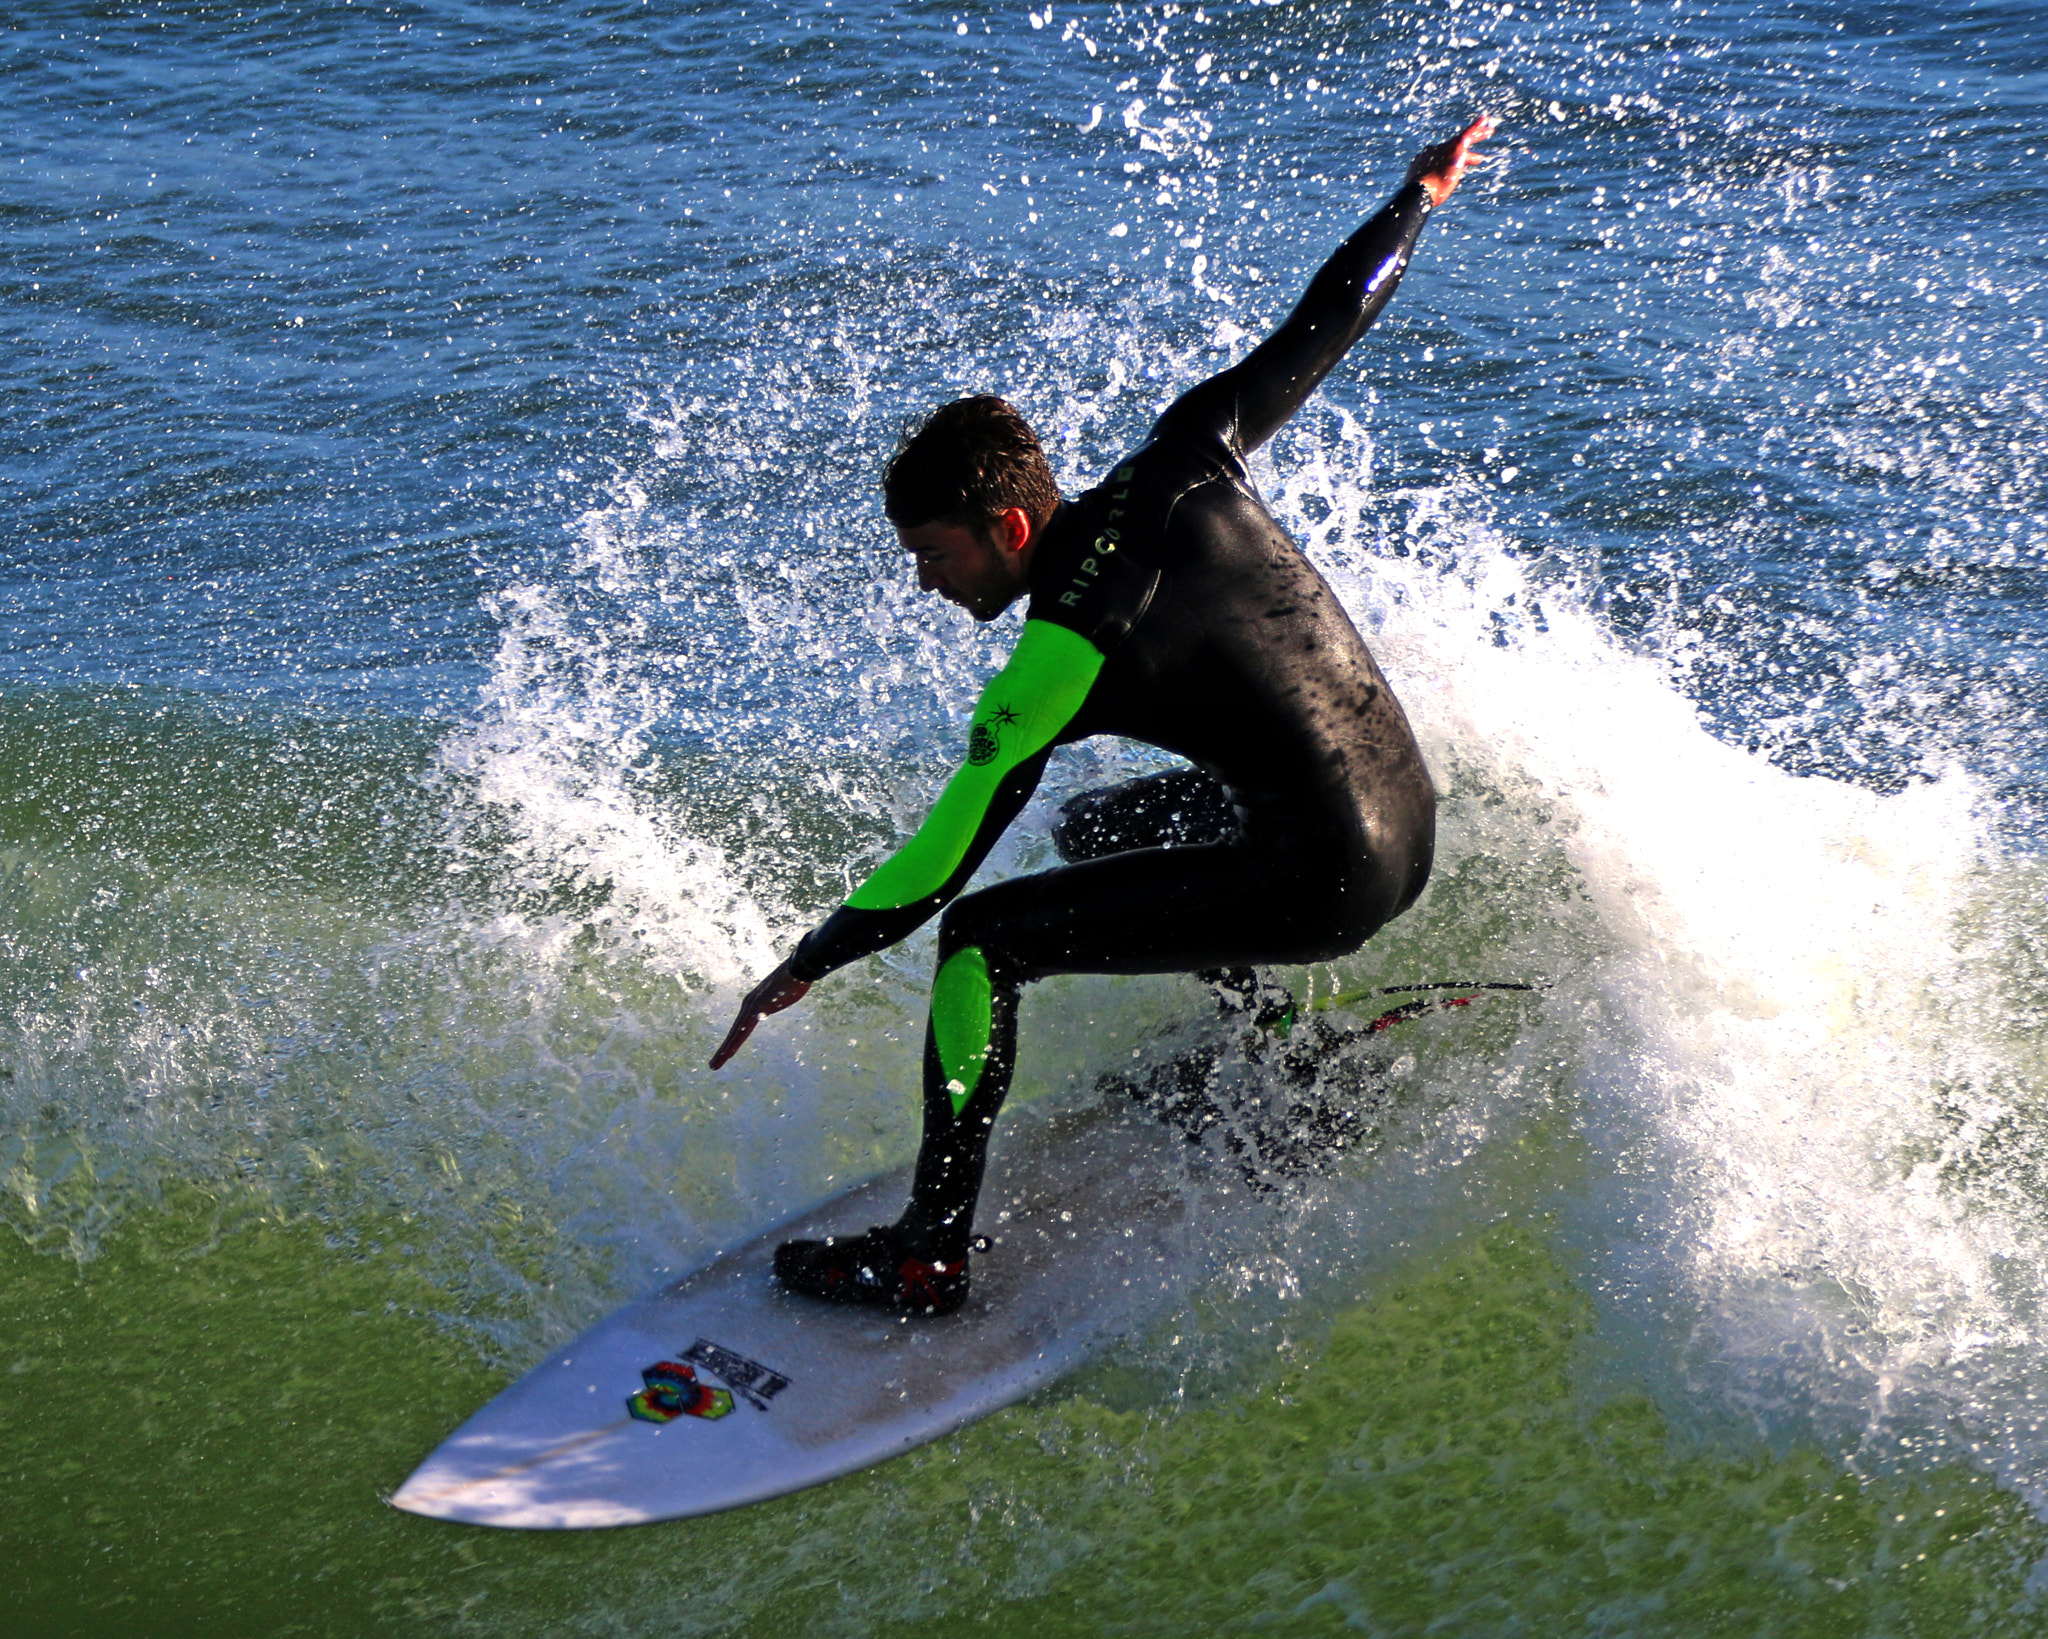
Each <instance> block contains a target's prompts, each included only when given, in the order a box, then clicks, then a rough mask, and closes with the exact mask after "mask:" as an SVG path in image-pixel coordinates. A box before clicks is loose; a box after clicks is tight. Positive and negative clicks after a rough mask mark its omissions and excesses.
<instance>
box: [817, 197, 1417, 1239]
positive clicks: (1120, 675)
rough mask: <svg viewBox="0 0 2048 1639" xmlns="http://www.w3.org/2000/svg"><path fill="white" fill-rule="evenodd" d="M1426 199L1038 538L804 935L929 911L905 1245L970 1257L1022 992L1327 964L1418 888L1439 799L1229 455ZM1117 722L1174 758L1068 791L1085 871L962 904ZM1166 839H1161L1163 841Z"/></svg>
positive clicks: (1341, 260)
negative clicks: (984, 653)
mask: <svg viewBox="0 0 2048 1639" xmlns="http://www.w3.org/2000/svg"><path fill="white" fill-rule="evenodd" d="M1429 208H1430V202H1429V196H1428V194H1427V193H1426V192H1425V190H1424V189H1423V188H1422V187H1421V185H1420V184H1414V183H1411V184H1410V185H1408V186H1407V187H1405V188H1403V189H1402V190H1401V191H1400V192H1399V193H1398V194H1396V195H1395V196H1394V198H1393V200H1392V201H1391V202H1390V203H1389V204H1388V205H1387V207H1386V208H1385V209H1384V210H1382V211H1381V212H1380V213H1379V215H1377V216H1376V217H1374V218H1373V219H1372V221H1371V222H1369V223H1367V224H1366V226H1365V227H1363V228H1362V229H1360V230H1359V232H1358V233H1357V234H1355V235H1353V237H1352V238H1351V239H1350V240H1349V241H1347V242H1346V243H1345V244H1344V245H1343V247H1342V248H1340V249H1339V250H1338V251H1337V253H1336V254H1335V255H1334V256H1333V257H1331V259H1330V260H1329V262H1328V263H1327V264H1325V266H1324V267H1323V269H1322V270H1321V272H1319V273H1318V274H1317V275H1316V277H1315V279H1314V281H1313V282H1312V283H1311V284H1310V286H1309V289H1308V291H1307V293H1306V294H1305V295H1304V296H1303V298H1302V300H1301V303H1300V305H1299V306H1297V307H1296V309H1295V310H1294V312H1293V313H1292V314H1291V315H1290V316H1289V317H1288V319H1287V321H1286V322H1285V323H1284V324H1283V325H1282V326H1281V327H1280V329H1279V330H1277V331H1276V332H1275V333H1274V334H1273V335H1272V337H1271V338H1269V339H1268V340H1267V341H1266V342H1265V343H1264V344H1263V345H1261V346H1260V347H1258V348H1257V349H1255V350H1254V351H1253V352H1252V353H1251V354H1250V355H1249V356H1248V357H1246V358H1245V359H1244V360H1243V361H1242V362H1241V363H1239V364H1237V365H1235V366H1233V367H1232V368H1230V369H1228V370H1225V371H1224V372H1223V373H1222V374H1220V375H1218V376H1215V377H1213V378H1212V379H1210V380H1208V381H1205V382H1203V383H1202V384H1201V385H1200V386H1199V387H1196V388H1194V389H1193V390H1191V391H1190V392H1188V393H1186V394H1185V395H1183V396H1182V397H1181V398H1180V399H1179V400H1177V401H1176V402H1175V403H1174V404H1173V405H1172V406H1171V407H1170V408H1169V409H1168V410H1167V411H1166V413H1165V414H1164V415H1162V416H1161V417H1160V418H1159V421H1158V423H1157V424H1156V425H1155V426H1154V428H1153V430H1152V434H1151V436H1150V438H1149V439H1147V441H1146V442H1145V444H1144V445H1143V446H1142V447H1141V448H1140V449H1138V450H1137V451H1136V452H1135V453H1133V454H1132V455H1130V456H1129V457H1127V458H1126V459H1125V460H1123V461H1121V462H1119V463H1118V464H1117V466H1116V468H1115V469H1114V470H1113V471H1112V472H1111V474H1110V475H1109V477H1108V479H1107V480H1106V481H1104V482H1103V483H1102V484H1099V485H1098V486H1096V487H1095V488H1094V489H1091V490H1089V491H1088V492H1087V493H1086V494H1084V495H1082V496H1080V497H1079V498H1078V499H1076V500H1074V501H1072V502H1069V503H1067V504H1065V505H1063V506H1062V507H1061V509H1060V511H1059V512H1058V513H1057V514H1056V515H1055V517H1054V518H1053V519H1052V520H1051V521H1050V522H1049V523H1048V524H1047V526H1046V527H1045V529H1044V530H1043V532H1042V533H1041V534H1040V536H1039V538H1038V541H1037V543H1036V544H1035V546H1034V548H1033V552H1032V557H1031V560H1030V568H1029V576H1028V585H1029V591H1030V607H1029V611H1028V614H1027V616H1026V623H1025V628H1024V633H1023V635H1022V636H1021V637H1020V640H1019V643H1018V647H1017V652H1016V656H1015V657H1014V658H1013V661H1012V663H1011V665H1010V666H1009V667H1006V668H1005V671H1004V672H1003V674H1002V675H1000V676H999V677H998V678H997V679H996V680H995V682H993V683H991V684H990V686H989V689H988V691H987V692H986V693H984V695H983V696H982V701H981V704H980V706H979V707H978V708H977V711H976V713H975V720H974V726H973V729H972V732H971V734H970V737H969V749H968V764H967V766H966V767H965V768H963V769H962V770H961V773H960V774H959V775H958V776H956V779H955V781H954V783H953V785H952V786H949V787H948V790H947V793H946V795H945V797H943V798H942V799H941V801H940V804H939V805H938V806H937V807H936V808H935V809H934V811H933V814H932V817H931V819H930V820H928V821H927V824H926V826H925V828H924V829H923V830H921V831H920V833H919V835H918V836H917V837H916V838H913V839H912V841H911V843H909V844H907V845H906V846H905V848H904V849H903V850H902V851H901V852H900V853H899V854H898V855H897V856H896V857H895V858H894V859H892V860H891V861H890V862H889V864H887V865H885V866H884V867H883V868H882V869H881V870H880V871H878V872H877V873H876V874H875V876H874V877H872V878H871V879H870V880H869V882H868V884H866V885H864V887H863V888H862V889H861V890H860V892H858V893H856V894H855V895H854V896H853V898H852V899H851V900H850V901H849V902H848V904H847V905H846V906H844V907H842V908H841V909H840V910H838V911H836V912H834V913H833V915H832V916H831V917H830V918H829V919H828V920H827V921H826V922H825V923H824V924H823V925H822V926H821V927H819V928H818V929H817V930H816V931H815V932H813V933H811V934H810V935H809V936H808V937H807V938H805V939H804V941H803V943H802V944H801V945H800V946H799V947H798V949H797V953H796V955H795V957H794V958H793V959H792V962H791V968H792V971H793V972H794V974H795V976H796V977H797V978H799V979H804V980H815V979H817V978H820V977H822V976H823V975H824V974H826V973H829V972H831V971H832V970H833V969H835V968H838V967H841V966H844V965H845V964H846V963H848V962H851V961H854V960H856V959H857V958H859V957H861V956H864V955H867V954H870V953H871V952H873V951H876V950H879V949H881V948H883V947H884V946H886V945H889V944H892V943H894V942H895V941H896V940H898V939H900V938H902V937H903V936H904V935H905V934H906V933H908V932H910V931H911V929H913V928H914V927H916V926H918V925H919V924H920V923H922V922H923V921H925V920H926V919H927V918H929V917H930V916H931V915H932V913H933V912H935V911H937V910H939V909H940V908H941V907H942V906H947V905H948V901H952V903H951V904H950V906H949V907H948V908H947V909H946V912H945V916H944V919H943V920H942V922H941V924H940V935H939V962H940V967H939V975H938V979H937V980H936V982H935V985H934V995H933V1019H932V1024H931V1026H930V1028H929V1029H928V1031H927V1037H926V1048H925V1078H924V1079H925V1137H924V1145H923V1148H922V1150H921V1151H920V1153H919V1157H918V1165H917V1174H916V1182H915V1184H914V1186H913V1190H912V1200H911V1206H910V1210H909V1212H908V1214H907V1215H906V1217H905V1219H904V1220H903V1223H902V1226H901V1228H902V1231H903V1243H904V1245H905V1246H906V1248H909V1249H912V1250H914V1251H915V1253H916V1255H917V1256H919V1257H922V1258H931V1259H935V1260H949V1259H954V1258H957V1257H959V1256H961V1255H962V1254H963V1253H964V1250H965V1248H966V1245H967V1242H968V1240H969V1238H970V1236H971V1233H972V1217H973V1203H974V1198H975V1195H976V1193H977V1192H978V1190H979V1188H980V1183H981V1173H982V1166H983V1160H984V1157H985V1154H986V1150H987V1144H988V1137H989V1132H990V1130H991V1128H992V1127H993V1124H994V1121H995V1116H996V1112H997V1110H998V1109H999V1108H1000V1106H1001V1104H1002V1101H1003V1097H1004V1095H1005V1093H1006V1092H1007V1091H1008V1086H1009V1079H1010V1066H1011V1059H1012V1054H1013V1051H1014V1042H1015V1026H1016V1005H1017V993H1018V989H1019V987H1020V986H1021V985H1023V984H1025V983H1027V982H1028V981H1030V980H1033V979H1039V978H1044V977H1046V976H1047V975H1049V974H1054V973H1160V972H1176V971H1186V970H1191V969H1202V968H1219V967H1235V966H1244V965H1249V964H1255V963H1298V962H1314V961H1326V960H1329V959H1332V958H1334V957H1338V956H1342V955H1344V954H1346V953H1348V952H1350V951H1353V950H1355V949H1357V948H1358V946H1359V945H1361V944H1362V943H1363V942H1364V941H1365V940H1366V939H1367V938H1368V937H1369V936H1370V935H1371V934H1372V933H1373V932H1374V931H1375V930H1376V929H1377V928H1379V927H1380V926H1381V925H1382V924H1383V923H1385V922H1386V921H1388V920H1389V919H1390V918H1392V917H1394V916H1397V915H1399V914H1400V912H1401V911H1403V910H1404V909H1406V908H1407V907H1408V906H1409V905H1410V904H1411V903H1413V901H1414V899H1415V897H1416V895H1417V894H1419V893H1420V892H1421V891H1422V886H1423V883H1424V882H1425V881H1426V880H1427V878H1428V875H1429V867H1430V857H1431V848H1432V843H1433V840H1434V836H1435V793H1434V790H1433V789H1432V787H1431V784H1430V779H1429V773H1428V770H1427V769H1426V768H1425V767H1424V766H1423V761H1422V754H1421V752H1420V750H1419V749H1418V748H1417V746H1416V743H1415V737H1414V735H1413V733H1412V732H1411V731H1410V729H1409V726H1408V721H1407V718H1406V716H1405V715H1404V714H1403V713H1402V710H1401V707H1400V704H1399V702H1398V701H1396V700H1395V698H1394V696H1393V694H1392V692H1391V691H1390V690H1389V689H1388V688H1387V684H1386V680H1385V678H1383V677H1382V676H1381V675H1380V671H1379V668H1378V666H1376V665H1375V664H1374V663H1373V658H1372V656H1371V655H1370V654H1369V653H1368V652H1367V651H1366V647H1365V644H1364V642H1363V641H1362V640H1361V639H1360V637H1359V635H1358V632H1357V629H1356V628H1355V627H1353V625H1352V624H1351V621H1350V619H1349V617H1348V616H1347V615H1346V614H1345V613H1344V610H1343V608H1342V607H1341V606H1340V605H1339V604H1338V602H1337V599H1336V597H1335V596H1334V595H1333V594H1332V592H1331V591H1330V588H1329V587H1328V586H1327V585H1326V584H1325V583H1324V581H1323V578H1322V577H1321V575H1319V574H1318V573H1317V572H1316V570H1315V567H1314V566H1313V565H1312V564H1310V563H1309V561H1308V559H1307V558H1306V557H1305V556H1304V555H1303V554H1302V552H1301V550H1300V548H1299V547H1298V546H1296V545H1295V543H1294V542H1293V541H1292V540H1290V539H1289V538H1288V536H1287V534H1286V533H1285V532H1284V531H1283V530H1282V529H1281V528H1280V526H1279V525H1278V524H1277V523H1276V522H1275V521H1274V519H1273V517H1272V515H1271V514H1270V513H1269V512H1268V511H1267V510H1266V507H1265V505H1264V503H1263V502H1261V501H1260V499H1259V497H1258V494H1257V492H1256V491H1255V489H1254V488H1253V486H1252V482H1251V478H1250V475H1249V474H1248V472H1247V471H1246V468H1245V459H1244V458H1245V456H1246V454H1247V453H1248V452H1249V451H1250V450H1252V449H1255V448H1256V447H1257V446H1258V445H1259V444H1261V443H1263V442H1264V441H1265V440H1266V439H1267V438H1269V437H1270V436H1272V434H1273V433H1274V432H1275V431H1276V430H1277V429H1278V428H1279V427H1280V426H1281V424H1282V423H1284V422H1285V421H1286V420H1287V418H1288V417H1289V416H1290V415H1292V414H1293V413H1294V411H1295V410H1296V409H1298V408H1299V407H1300V405H1301V403H1302V402H1303V400H1305V399H1306V398H1307V397H1308V395H1309V394H1310V393H1311V392H1312V391H1313V390H1314V389H1315V386H1316V384H1317V383H1318V382H1320V381H1321V380H1322V379H1323V377H1324V376H1325V375H1326V374H1328V372H1329V371H1330V369H1331V368H1332V367H1333V366H1334V365H1335V364H1336V363H1337V361H1338V360H1339V359H1341V358H1342V357H1343V356H1344V353H1345V351H1346V350H1347V349H1348V348H1349V347H1350V346H1351V345H1352V343H1353V342H1355V341H1356V340H1357V339H1358V338H1359V336H1361V335H1362V334H1363V333H1364V332H1365V330H1366V328H1367V326H1369V325H1370V324H1371V323H1372V321H1373V319H1374V318H1375V317H1376V316H1377V315H1378V313H1379V311H1380V309H1381V308H1382V307H1384V306H1385V305H1386V303H1387V300H1388V299H1389V298H1390V297H1391V296H1392V295H1393V292H1394V287H1395V285H1396V284H1397V283H1398V282H1399V279H1400V275H1401V272H1402V269H1403V268H1404V267H1405V266H1406V264H1407V260H1408V256H1409V253H1410V250H1411V249H1412V247H1413V245H1414V242H1415V239H1416V236H1417V235H1418V234H1419V233H1420V231H1421V229H1422V226H1423V223H1424V222H1425V221H1426V220H1427V217H1428V214H1429ZM1095 734H1114V735H1120V736H1122V737H1124V738H1127V739H1133V740H1140V741H1144V742H1145V743H1147V744H1150V745H1155V746H1158V747H1160V748H1162V749H1164V750H1166V751H1169V752H1173V753H1175V754H1177V755H1179V756H1182V757H1185V758H1186V759H1187V760H1188V761H1189V762H1190V763H1192V764H1194V768H1193V769H1190V770H1184V771H1181V772H1179V773H1178V774H1173V775H1168V776H1165V777H1163V778H1161V779H1155V780H1154V781H1151V782H1146V783H1143V784H1141V785H1138V786H1134V787H1129V788H1123V789H1120V790H1119V791H1118V792H1116V793H1113V794H1111V795H1110V796H1109V797H1108V798H1106V799H1104V798H1096V799H1092V800H1091V799H1082V800H1080V801H1078V802H1076V803H1074V804H1069V805H1068V810H1067V815H1066V818H1065V820H1064V822H1063V824H1062V826H1061V834H1060V842H1061V852H1062V854H1063V855H1064V856H1065V857H1068V858H1070V859H1079V860H1080V862H1079V863H1075V864H1070V865H1067V866H1065V867H1063V868H1061V869H1058V870H1053V871H1048V872H1043V873H1040V874H1038V875H1034V876H1026V877H1020V878H1016V879H1014V880H1011V881H1008V882H1001V883H997V884H995V885H994V886H992V887H988V888H984V889H982V890H980V891H978V892H976V893H972V894H969V895H967V896H965V897H964V898H959V899H957V900H956V899H954V895H956V894H958V893H959V891H960V889H961V888H962V887H963V886H964V885H965V884H966V882H967V880H968V878H969V877H971V876H972V874H973V872H974V870H975V869H976V867H977V866H978V865H979V864H980V863H981V860H982V858H983V857H984V856H985V855H986V853H987V852H988V850H989V848H990V847H991V846H993V844H994V842H995V840H996V838H997V837H998V836H999V835H1000V834H1001V832H1002V830H1003V828H1004V827H1005V826H1007V825H1008V824H1009V822H1010V821H1011V820H1012V819H1013V818H1014V817H1015V816H1016V814H1017V812H1018V810H1019V809H1020V808H1022V806H1023V805H1024V803H1025V802H1026V800H1027V799H1028V798H1029V797H1030V795H1031V792H1032V790H1033V788H1034V787H1035V786H1036V785H1037V783H1038V780H1039V777H1040V775H1041V774H1042V773H1043V771H1044V768H1045V764H1046V760H1047V758H1048V757H1049V756H1050V755H1051V752H1052V749H1053V747H1054V746H1056V745H1062V744H1067V743H1070V742H1072V741H1076V740H1082V739H1086V738H1087V737H1088V736H1090V735H1095ZM1161 844H1178V845H1175V846H1161Z"/></svg>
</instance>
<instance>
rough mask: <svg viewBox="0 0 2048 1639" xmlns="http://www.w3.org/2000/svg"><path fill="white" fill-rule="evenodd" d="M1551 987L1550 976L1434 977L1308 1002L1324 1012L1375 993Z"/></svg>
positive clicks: (1375, 986)
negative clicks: (1534, 979)
mask: <svg viewBox="0 0 2048 1639" xmlns="http://www.w3.org/2000/svg"><path fill="white" fill-rule="evenodd" d="M1549 988H1550V984H1549V982H1548V981H1547V980H1539V981H1537V982H1535V983H1530V982H1529V981H1527V980H1522V979H1498V980H1484V979H1480V980H1473V981H1472V982H1470V983H1460V982H1459V981H1457V980H1455V979H1432V980H1429V981H1427V982H1425V983H1423V984H1414V985H1374V986H1373V987H1372V988H1371V989H1369V990H1340V991H1337V992H1335V993H1334V994H1332V995H1328V996H1323V997H1319V998H1318V999H1317V1000H1315V1001H1312V1002H1310V1003H1309V1004H1308V1005H1309V1008H1310V1010H1311V1011H1312V1012H1316V1013H1321V1012H1323V1011H1325V1010H1326V1009H1328V1008H1332V1007H1349V1006H1350V1005H1351V1004H1352V1003H1353V1002H1362V1001H1365V1000H1366V999H1367V998H1369V997H1373V996H1411V995H1413V994H1415V993H1416V992H1417V991H1421V990H1548V989H1549ZM1409 1005H1414V1004H1409ZM1430 1005H1431V1006H1441V1005H1443V1004H1441V1003H1431V1004H1430ZM1400 1011H1401V1009H1400V1008H1396V1009H1395V1012H1397V1013H1398V1012H1400Z"/></svg>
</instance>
